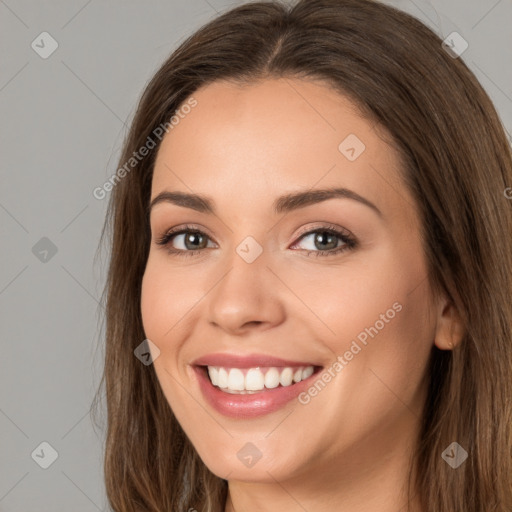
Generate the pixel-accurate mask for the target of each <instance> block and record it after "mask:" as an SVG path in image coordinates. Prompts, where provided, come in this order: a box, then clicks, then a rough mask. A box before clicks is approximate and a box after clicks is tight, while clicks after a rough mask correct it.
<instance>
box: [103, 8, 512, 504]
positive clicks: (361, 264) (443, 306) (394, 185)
mask: <svg viewBox="0 0 512 512" xmlns="http://www.w3.org/2000/svg"><path fill="white" fill-rule="evenodd" d="M128 163H129V164H128ZM511 184H512V158H511V152H510V147H509V145H508V143H507V140H506V137H505V133H504V129H503V127H502V125H501V123H500V120H499V117H498V115H497V113H496V111H495V109H494V107H493V105H492V103H491V101H490V99H489V98H488V96H487V95H486V93H485V92H484V90H483V89H482V87H481V86H480V85H479V83H478V82H477V80H476V79H475V77H474V75H473V74H472V73H471V72H470V71H469V70H468V68H467V67H466V65H465V64H464V63H463V62H462V60H461V59H460V58H457V56H456V55H454V54H453V53H452V54H450V52H449V51H447V50H446V48H445V47H443V44H442V41H441V40H440V39H439V38H438V37H437V36H436V35H435V34H434V33H433V32H432V31H430V30H429V29H428V28H426V27H425V26H424V25H423V24H422V23H420V22H419V21H417V20H416V19H414V18H413V17H411V16H409V15H407V14H405V13H403V12H400V11H398V10H396V9H393V8H391V7H389V6H385V5H383V4H380V3H377V2H374V1H371V0H307V1H306V0H303V1H299V2H298V3H297V4H296V5H294V6H293V7H286V6H285V5H283V4H280V3H277V2H273V3H271V2H268V3H267V2H265V3H260V2H257V3H250V4H246V5H242V6H240V7H237V8H235V9H232V10H231V11H229V12H227V13H225V14H223V15H221V16H219V17H218V18H216V19H214V20H213V21H211V22H210V23H208V24H207V25H206V26H204V27H203V28H201V29H200V30H199V31H198V32H197V33H195V34H194V35H193V36H191V37H190V38H189V39H187V40H186V41H185V42H184V43H183V44H182V45H181V46H180V47H179V48H178V49H177V50H176V51H175V52H174V53H173V54H172V55H171V57H170V58H169V59H168V60H167V61H166V62H165V63H164V64H163V66H162V67H161V68H160V69H159V70H158V72H157V73H156V74H155V76H154V77H153V79H152V80H151V82H150V83H149V84H148V86H147V87H146V90H145V92H144V94H143V96H142V98H141V101H140V104H139V106H138V109H137V112H136V114H135V118H134V120H133V123H132V126H131V130H130V132H129V135H128V137H127V140H126V142H125V145H124V151H123V154H122V157H121V161H120V164H119V171H118V173H117V179H116V183H115V184H114V185H113V191H112V196H111V201H110V206H109V215H108V217H107V224H106V227H110V228H111V233H112V238H111V254H112V255H111V262H110V268H109V275H108V282H107V286H106V290H105V294H106V300H107V304H106V306H107V307H106V321H107V332H106V354H105V372H104V376H103V377H104V379H103V381H102V383H104V384H105V386H106V396H107V405H108V431H107V439H106V452H105V479H106V487H107V493H108V498H109V501H110V503H111V505H112V507H113V509H114V510H116V511H123V512H125V511H126V512H127V511H178V510H198V511H209V512H214V511H215V512H224V511H225V512H234V511H238V512H240V511H242V510H244V511H245V510H258V511H273V510H279V511H281V512H284V511H295V510H308V511H310V512H314V511H317V510H325V509H327V507H329V508H330V509H332V510H351V511H352V512H363V511H369V510H372V511H374V510H379V511H380V512H388V511H389V512H391V511H398V510H404V511H405V510H409V511H411V512H427V511H435V512H453V511H465V512H484V511H485V512H488V511H491V510H492V511H496V512H498V511H499V512H505V511H510V510H512V483H511V482H512V454H511V447H512V430H511V425H512V400H511V399H512V335H511V329H512V301H511V300H510V297H511V292H512V272H511V269H512V246H511V244H510V236H511V234H512V211H511V202H510V200H509V199H508V198H507V193H506V191H507V190H509V188H508V187H510V186H511Z"/></svg>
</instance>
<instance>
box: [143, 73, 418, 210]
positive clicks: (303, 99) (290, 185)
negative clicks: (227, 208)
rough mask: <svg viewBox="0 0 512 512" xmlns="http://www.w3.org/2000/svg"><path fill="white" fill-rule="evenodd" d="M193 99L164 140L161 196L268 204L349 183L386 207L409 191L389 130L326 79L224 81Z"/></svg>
mask: <svg viewBox="0 0 512 512" xmlns="http://www.w3.org/2000/svg"><path fill="white" fill-rule="evenodd" d="M193 97H194V98H195V100H196V101H197V105H196V106H195V107H194V108H193V109H191V110H190V112H189V113H188V114H186V115H184V116H183V118H182V119H181V120H180V122H179V124H177V125H176V126H174V127H173V128H172V129H171V130H170V131H169V132H168V133H167V134H166V136H165V137H164V139H163V141H162V144H161V146H160V148H159V151H158V155H157V159H156V163H155V168H154V175H153V184H152V196H155V195H156V194H158V193H159V192H160V191H162V190H164V189H179V190H182V191H189V192H190V191H194V192H198V193H203V194H207V195H211V196H212V197H218V198H219V200H222V199H223V198H224V199H225V200H226V201H237V200H238V201H240V200H241V197H240V195H241V194H243V195H244V198H245V199H244V200H245V201H247V200H248V199H251V200H254V201H257V202H259V204H260V205H261V201H265V200H267V201H268V202H269V204H270V203H271V201H272V197H270V196H277V195H278V194H280V193H282V192H283V190H286V191H292V190H294V189H304V188H318V187H324V186H325V187H328V186H344V187H347V188H352V189H354V190H356V191H357V192H359V193H362V194H364V195H366V196H367V197H368V198H371V199H370V200H372V201H373V202H375V203H376V204H377V205H379V204H383V203H385V202H391V203H393V201H394V202H395V203H396V202H397V200H399V199H400V197H397V195H398V196H402V200H403V199H404V196H405V195H406V194H407V192H406V191H405V190H403V189H401V187H402V185H401V184H400V183H399V181H400V180H399V174H398V170H399V167H400V165H401V164H400V161H399V156H398V154H397V153H396V151H395V150H394V149H393V148H392V147H391V146H390V145H389V144H388V142H386V140H385V137H383V135H386V134H385V132H384V131H383V130H382V129H381V128H380V127H378V126H377V125H376V124H375V123H374V122H373V121H370V120H368V119H365V118H364V117H362V115H361V113H360V112H359V110H358V109H357V107H356V106H355V105H354V104H353V103H352V102H351V101H350V100H349V99H347V98H346V97H345V96H342V95H341V94H339V93H338V92H336V91H334V90H333V89H331V88H330V87H328V86H327V85H326V84H322V83H319V82H311V81H305V80H298V79H289V78H286V79H284V78H283V79H272V80H265V81H262V82H258V83H255V84H250V85H244V86H240V85H237V84H233V83H227V82H215V83H213V84H210V85H207V86H205V87H203V88H201V89H199V90H197V91H196V92H195V93H194V94H193ZM402 188H403V187H402ZM410 201H411V200H410V199H409V202H410Z"/></svg>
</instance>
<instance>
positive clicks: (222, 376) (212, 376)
mask: <svg viewBox="0 0 512 512" xmlns="http://www.w3.org/2000/svg"><path fill="white" fill-rule="evenodd" d="M200 368H201V370H202V371H203V372H204V373H205V374H206V375H207V376H208V379H209V381H210V383H211V384H212V385H213V386H214V387H215V388H217V389H219V390H220V391H223V392H225V393H230V394H234V395H244V394H255V393H262V392H263V393H265V392H269V391H271V390H273V389H276V388H283V387H289V386H293V385H295V384H298V383H299V382H302V381H303V380H306V379H308V378H309V377H311V376H312V375H314V374H316V373H318V372H319V371H320V370H321V369H322V367H321V366H315V365H308V366H296V367H292V366H283V367H279V366H268V367H259V366H258V367H254V368H229V367H223V366H200Z"/></svg>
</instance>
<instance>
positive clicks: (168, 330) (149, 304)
mask: <svg viewBox="0 0 512 512" xmlns="http://www.w3.org/2000/svg"><path fill="white" fill-rule="evenodd" d="M199 297H200V290H197V289H195V288H194V286H193V283H191V282H190V280H189V279H187V280H186V281H185V278H184V277H183V272H179V271H176V269H172V268H170V267H169V265H166V264H165V262H164V261H161V260H160V258H156V257H155V258H153V257H152V256H151V254H150V257H149V259H148V262H147V265H146V270H145V272H144V276H143V279H142V289H141V314H142V322H143V326H144V332H145V334H146V336H147V337H148V338H149V339H151V340H152V341H153V340H154V341H155V342H156V343H157V345H159V346H160V350H162V348H163V347H164V346H169V345H171V344H170V340H172V339H173V337H174V338H175V337H176V334H177V332H178V331H179V330H181V329H182V328H183V322H185V323H186V321H187V318H188V317H189V316H190V309H191V307H192V306H193V305H194V304H195V303H196V302H197V301H198V300H199Z"/></svg>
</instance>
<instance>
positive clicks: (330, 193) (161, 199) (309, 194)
mask: <svg viewBox="0 0 512 512" xmlns="http://www.w3.org/2000/svg"><path fill="white" fill-rule="evenodd" d="M335 198H337V199H352V200H354V201H358V202H359V203H362V204H364V205H365V206H368V207H369V208H371V209H372V210H373V211H374V212H375V213H376V214H377V215H378V216H379V217H382V212H381V211H380V210H379V209H378V208H377V206H375V205H374V204H373V203H372V202H370V201H369V200H368V199H366V198H364V197H362V196H360V195H359V194H357V193H356V192H354V191H353V190H349V189H348V188H324V189H313V190H305V191H299V192H292V193H289V194H285V195H282V196H280V197H278V198H277V199H276V200H275V201H274V202H273V204H272V210H273V212H274V213H275V214H280V213H287V212H291V211H294V210H298V209H300V208H304V207H306V206H310V205H312V204H316V203H321V202H323V201H327V200H328V199H335ZM159 203H172V204H175V205H177V206H182V207H184V208H190V209H192V210H196V211H198V212H200V213H206V214H211V215H216V210H215V206H214V201H213V200H212V199H211V198H209V197H207V196H203V195H200V194H189V193H186V192H176V191H175V192H170V191H167V190H164V191H163V192H160V193H159V194H158V195H157V196H156V197H155V198H154V199H153V200H152V201H151V203H150V205H149V210H150V211H151V209H152V208H153V207H154V206H155V205H157V204H159Z"/></svg>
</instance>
